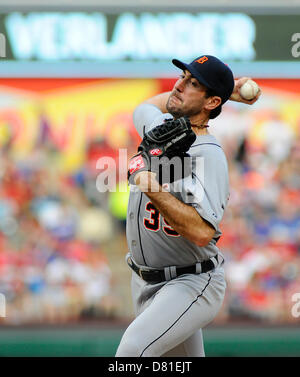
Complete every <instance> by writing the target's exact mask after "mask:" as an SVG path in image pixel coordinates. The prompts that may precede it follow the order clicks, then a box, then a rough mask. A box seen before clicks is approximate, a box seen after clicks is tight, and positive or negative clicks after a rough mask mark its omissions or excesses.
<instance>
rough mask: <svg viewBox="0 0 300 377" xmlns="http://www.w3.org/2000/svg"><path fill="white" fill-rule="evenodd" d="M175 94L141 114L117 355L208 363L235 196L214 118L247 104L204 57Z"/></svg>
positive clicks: (223, 68) (236, 84)
mask: <svg viewBox="0 0 300 377" xmlns="http://www.w3.org/2000/svg"><path fill="white" fill-rule="evenodd" d="M173 64H175V66H177V67H178V68H180V69H181V70H182V74H181V75H180V77H179V79H178V80H177V82H176V83H175V85H174V88H173V90H172V91H171V92H168V93H162V94H159V95H157V96H155V97H153V98H151V99H149V100H147V101H145V102H144V103H142V104H141V105H139V106H138V107H137V108H136V109H135V112H134V114H133V119H134V124H135V127H136V129H137V131H138V132H139V134H140V136H141V137H142V139H143V140H142V142H141V144H140V146H139V147H138V150H137V153H136V155H135V156H133V157H132V159H131V161H130V164H129V169H128V180H129V183H130V198H129V204H128V214H127V230H126V232H127V241H128V248H129V253H128V254H127V256H126V261H127V263H128V265H129V267H130V268H131V269H132V283H131V284H132V286H131V288H132V296H133V302H134V308H135V314H136V318H135V319H134V321H133V322H132V323H131V324H130V325H129V327H128V328H127V330H126V331H125V333H124V335H123V337H122V340H121V342H120V345H119V347H118V350H117V353H116V356H118V357H129V356H130V357H136V356H138V357H140V356H144V357H145V356H148V357H149V356H152V357H158V356H163V357H166V356H174V357H180V356H189V357H193V356H204V355H205V353H204V347H203V339H202V331H201V329H202V328H203V327H204V326H206V325H207V324H208V323H210V322H211V321H212V320H213V319H214V318H215V316H216V315H217V313H218V311H219V310H220V308H221V305H222V302H223V298H224V294H225V288H226V282H225V277H224V268H223V264H224V256H223V254H222V253H221V251H220V250H219V249H218V240H219V238H220V237H221V231H220V229H219V223H220V221H221V219H222V217H223V214H224V211H225V208H226V205H227V201H228V197H229V186H228V168H227V161H226V157H225V155H224V152H223V150H222V147H221V145H220V144H219V143H218V141H217V140H216V139H215V137H214V136H212V135H210V134H209V132H208V121H209V119H212V118H215V117H216V116H218V115H219V114H220V113H221V110H222V105H223V104H224V103H225V102H226V101H227V100H229V99H232V100H235V101H240V102H244V103H247V104H252V103H254V102H256V101H257V99H258V97H259V96H260V91H259V92H258V93H257V94H256V96H255V97H254V98H252V99H251V100H244V99H243V98H242V97H241V95H240V88H241V87H242V85H243V84H244V83H245V82H246V80H247V79H248V78H242V79H240V80H236V81H235V80H234V78H233V74H232V72H231V70H230V68H229V67H228V66H227V65H226V64H224V63H223V62H221V61H220V60H219V59H217V58H216V57H214V56H210V55H205V56H200V57H198V58H196V59H195V60H193V61H192V62H191V63H190V64H186V63H183V62H181V61H179V60H176V59H174V60H173Z"/></svg>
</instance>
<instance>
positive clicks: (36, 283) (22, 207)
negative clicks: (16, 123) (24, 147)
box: [0, 141, 126, 324]
mask: <svg viewBox="0 0 300 377" xmlns="http://www.w3.org/2000/svg"><path fill="white" fill-rule="evenodd" d="M95 145H97V146H99V145H101V147H102V150H103V153H106V152H105V151H106V149H105V148H106V146H105V143H104V142H102V141H100V142H99V141H95V142H94V143H91V145H89V146H88V148H87V153H86V155H87V159H86V163H85V164H84V165H83V166H82V169H80V170H79V171H76V172H75V173H73V174H66V173H65V172H62V171H61V170H60V167H59V162H57V156H58V154H59V151H58V150H56V149H55V148H54V147H53V145H51V143H50V144H49V143H48V142H46V143H42V144H39V145H37V146H36V147H35V148H34V151H33V152H32V154H31V155H30V156H27V157H26V158H24V159H22V160H18V161H16V160H15V159H14V158H13V157H12V155H11V153H10V152H11V151H10V148H9V146H6V147H5V148H2V150H1V156H0V292H1V293H2V294H4V296H5V298H6V318H5V319H3V321H5V322H6V323H13V324H19V323H28V322H42V323H44V322H64V321H77V320H80V319H93V318H111V317H114V316H115V315H116V313H118V310H119V306H120V300H119V298H118V297H117V295H115V294H114V291H113V276H112V271H111V268H110V266H109V263H108V258H107V253H106V251H105V250H106V248H107V247H109V244H110V242H111V240H112V239H113V238H115V237H116V234H117V233H119V232H124V226H123V225H124V220H125V216H126V208H125V210H124V208H122V207H120V208H119V211H116V210H115V207H116V206H118V204H119V202H118V198H117V199H114V196H116V193H112V194H110V193H108V192H106V193H105V192H104V193H101V192H99V191H98V190H97V187H96V170H95V168H93V169H92V168H90V167H91V165H94V162H95V161H94V154H93V153H92V150H93V149H94V146H95ZM123 195H124V194H123ZM121 198H122V197H121ZM123 202H124V200H123ZM125 203H126V200H125ZM123 207H124V205H123ZM112 213H114V214H115V215H112ZM114 220H116V221H115V222H114Z"/></svg>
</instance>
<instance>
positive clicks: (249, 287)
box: [0, 1, 300, 356]
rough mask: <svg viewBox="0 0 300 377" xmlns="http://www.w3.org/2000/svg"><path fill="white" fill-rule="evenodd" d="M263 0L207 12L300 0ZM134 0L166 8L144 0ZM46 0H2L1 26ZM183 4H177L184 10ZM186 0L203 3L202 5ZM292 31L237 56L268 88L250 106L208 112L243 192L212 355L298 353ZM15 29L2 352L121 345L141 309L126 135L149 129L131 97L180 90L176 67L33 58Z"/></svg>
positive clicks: (298, 76) (97, 351) (210, 334)
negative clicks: (109, 178)
mask: <svg viewBox="0 0 300 377" xmlns="http://www.w3.org/2000/svg"><path fill="white" fill-rule="evenodd" d="M120 3H122V4H121V5H122V7H121V8H120V9H119V8H118V10H117V11H116V10H114V12H115V13H116V12H117V13H118V14H122V13H125V12H128V11H132V6H133V3H129V2H126V3H125V2H118V4H119V6H120ZM154 3H155V2H154ZM154 3H153V2H152V6H153V5H156V7H158V5H157V4H154ZM175 3H176V2H175ZM251 3H252V4H251V7H250V6H249V5H248V7H247V2H243V6H244V7H245V6H246V8H244V7H242V6H241V2H237V1H231V2H230V1H229V2H227V4H225V2H222V1H219V2H218V1H215V2H214V3H213V4H214V5H215V8H213V7H212V9H207V8H205V10H203V12H204V11H205V12H206V13H207V12H216V10H217V11H219V8H218V6H220V4H221V6H222V10H221V12H222V14H226V12H245V14H251V15H252V17H253V18H254V19H255V17H258V15H260V16H262V15H264V16H265V17H267V16H270V17H271V16H274V17H279V15H282V14H285V15H289V14H290V15H293V17H296V14H297V12H298V13H299V11H300V8H299V7H297V6H295V7H294V8H292V7H290V8H289V7H288V2H287V5H286V6H285V7H280V6H278V4H279V2H276V1H269V2H265V7H264V9H261V8H260V6H259V4H255V2H251ZM291 3H293V4H294V5H295V3H297V2H291ZM26 4H27V6H26V7H25V5H26ZM98 4H99V3H98ZM101 4H102V5H103V9H99V8H97V7H96V6H95V4H94V3H93V2H90V3H85V7H83V6H82V4H80V2H74V5H77V6H78V7H79V6H80V9H79V8H78V9H75V10H74V9H73V8H72V9H68V7H67V4H66V5H65V6H64V8H62V7H61V9H60V8H59V7H57V8H56V9H55V11H56V12H59V11H64V12H65V13H66V12H68V10H69V11H72V12H73V11H76V12H91V11H94V12H99V13H101V12H103V14H105V12H108V13H109V14H112V13H113V12H112V10H111V9H110V8H105V7H104V6H105V2H101ZM116 4H117V2H116ZM134 4H135V5H138V6H140V9H139V11H140V12H142V11H145V9H146V11H147V12H151V11H153V12H154V10H152V8H145V9H144V8H143V7H145V6H146V5H147V4H146V3H145V2H143V7H142V6H141V5H140V4H139V2H138V1H136V2H135V3H134ZM162 4H164V3H162ZM37 5H39V6H40V7H41V5H40V4H37V2H30V1H27V2H22V1H16V2H10V3H9V7H6V8H4V7H3V6H2V9H1V10H2V13H1V15H0V24H1V25H2V27H3V30H0V32H1V33H3V34H4V35H6V33H8V31H7V30H8V29H5V26H7V23H6V24H5V21H4V22H3V23H1V22H2V21H1V20H3V19H4V18H5V17H6V15H8V14H10V13H11V12H14V11H18V12H22V11H23V12H24V13H23V14H25V16H24V17H26V14H27V13H28V12H30V11H32V10H34V11H35V12H42V11H45V9H42V8H41V9H39V8H37ZM54 5H55V4H54ZM87 5H90V7H87ZM175 5H177V8H176V6H175V7H174V10H173V11H174V12H175V11H177V12H178V11H179V10H180V11H181V12H182V11H183V10H182V9H179V8H178V4H177V3H176V4H175ZM188 5H190V9H191V12H193V14H194V13H195V12H201V11H202V9H201V7H199V9H198V8H197V7H196V6H195V4H194V2H193V1H191V2H189V4H188ZM188 5H187V8H185V9H184V12H186V13H188V12H189V7H188ZM127 7H128V9H127ZM149 9H150V10H149ZM153 9H154V8H153ZM46 10H47V11H48V12H50V11H53V9H46ZM169 10H170V9H169ZM295 10H296V11H295ZM155 11H157V8H155ZM164 12H166V11H165V10H164ZM170 14H171V10H170ZM114 17H116V15H115V16H114ZM282 17H283V16H282ZM299 17H300V16H299ZM293 22H294V21H293ZM296 24H297V23H296ZM296 24H294V25H296ZM283 25H285V24H283ZM298 25H299V22H298ZM268 27H270V26H268ZM266 28H267V26H266ZM276 32H277V33H278V30H277V31H276V30H275V31H274V33H275V34H276ZM293 32H295V33H296V32H299V33H300V30H293ZM257 33H258V31H257ZM270 33H271V31H270ZM271 34H272V33H271ZM281 34H284V30H281ZM278 35H280V34H278ZM288 36H289V39H287V38H285V39H283V40H281V41H280V38H277V39H276V41H277V42H278V43H279V46H281V47H282V46H285V49H286V51H285V52H282V51H281V50H280V48H279V47H278V46H276V43H275V42H276V41H274V44H273V45H272V44H271V45H270V43H269V44H268V46H267V45H266V50H268V51H269V58H268V56H267V55H266V56H262V57H261V58H259V56H260V55H257V59H255V57H252V58H249V57H248V58H242V57H240V58H237V59H235V60H233V61H232V62H231V61H230V59H228V60H227V61H228V62H229V64H230V65H231V64H232V66H233V68H234V72H235V75H236V77H240V76H242V75H248V76H251V77H252V78H253V79H255V80H256V81H257V82H258V84H259V85H260V86H261V88H262V91H263V95H262V96H261V98H260V100H259V101H258V102H257V103H256V104H255V105H254V106H252V107H248V106H246V105H243V104H238V103H233V102H232V103H231V102H230V103H228V104H226V106H224V109H223V112H222V115H221V116H220V117H219V118H217V119H216V120H214V121H212V122H211V127H210V132H211V133H212V134H214V135H215V136H216V137H217V138H218V139H219V140H220V141H221V143H222V145H223V148H224V150H225V153H226V155H227V158H228V161H229V166H230V182H231V194H230V201H229V207H228V209H227V213H226V215H225V217H224V219H223V221H222V224H221V229H222V231H223V236H222V238H221V240H220V241H219V246H220V248H221V249H222V251H223V253H224V254H225V256H226V265H225V268H226V276H227V284H228V289H227V293H226V298H225V301H224V304H223V307H222V310H221V311H220V313H219V315H218V316H217V318H216V319H215V321H214V322H213V323H212V324H211V325H209V326H208V327H207V328H206V329H205V330H204V336H205V344H206V352H207V355H208V356H240V355H246V356H256V355H260V356H277V355H281V356H299V355H300V340H299V339H300V337H299V320H300V318H299V315H300V309H299V305H298V306H297V300H298V301H299V300H300V297H299V296H300V231H299V230H300V210H299V208H300V207H299V204H300V174H299V173H300V164H299V163H300V139H299V129H300V112H299V108H300V95H299V93H300V62H299V57H298V59H297V58H295V57H293V56H292V53H291V48H292V44H291V39H290V38H291V34H288ZM9 37H10V36H9V34H7V35H6V48H7V56H6V57H2V58H1V61H0V76H1V79H0V148H1V149H0V150H1V153H0V183H1V184H0V293H1V294H2V295H3V296H2V297H5V304H6V305H5V309H6V310H5V311H6V313H5V314H6V316H5V317H0V355H2V356H14V355H19V356H48V355H49V356H112V355H113V354H114V352H115V349H116V347H117V344H118V342H119V340H120V337H121V335H122V332H123V331H124V329H125V328H126V326H127V324H128V323H129V322H130V320H131V318H132V315H133V313H132V305H131V298H130V290H129V289H130V271H129V270H128V268H127V266H126V264H125V261H124V257H125V254H126V252H127V245H126V238H125V224H126V204H127V198H128V193H127V192H126V187H127V183H126V181H124V179H123V178H122V172H120V171H119V165H120V162H121V164H122V163H124V161H121V160H120V150H123V151H124V150H126V151H127V152H126V153H127V155H126V156H127V157H128V158H130V156H131V155H132V154H133V153H134V152H135V150H136V147H137V145H138V143H139V136H138V135H137V133H136V132H135V130H134V127H133V124H132V111H133V109H134V107H135V106H136V105H137V104H138V103H140V102H141V101H143V100H144V99H146V98H147V97H150V96H152V95H155V94H157V93H159V92H161V91H165V90H170V89H171V88H172V86H173V84H174V82H175V80H176V75H177V74H178V72H177V71H176V70H175V69H174V70H173V71H172V70H170V69H169V70H168V69H166V67H167V65H166V64H168V65H169V64H170V62H168V61H167V59H161V61H160V60H159V59H158V58H154V59H153V61H152V63H151V61H150V63H149V61H147V62H146V63H144V62H143V61H142V60H141V59H140V60H139V61H138V65H136V61H135V59H134V58H132V57H131V58H127V57H125V58H124V59H123V61H122V59H121V58H120V59H119V60H117V59H116V61H115V62H113V63H111V62H108V63H107V62H101V61H100V62H99V63H98V64H96V65H95V62H96V63H97V61H95V59H94V60H93V62H92V63H93V64H92V65H89V62H86V61H85V60H84V59H81V58H80V57H79V58H78V56H77V57H76V59H74V61H75V63H76V64H75V65H72V66H71V65H70V64H72V62H70V61H63V59H61V61H60V60H59V59H57V58H53V57H52V58H51V59H53V61H51V59H50V63H49V61H46V62H45V61H44V60H43V59H42V58H39V57H37V56H34V54H33V56H32V57H27V58H26V59H21V58H20V57H18V56H17V54H15V56H14V50H13V45H12V44H10V43H9V42H10V41H9ZM256 38H257V39H256V40H259V38H260V34H257V36H256ZM23 42H24V41H23ZM269 42H270V41H269ZM15 43H16V42H15ZM265 43H267V41H265ZM260 44H261V45H262V46H263V41H261V42H260ZM285 44H286V45H285ZM256 47H257V51H259V48H261V47H259V45H257V46H256ZM273 50H278V51H279V52H278V51H277V52H276V53H277V54H278V56H276V53H275V52H273V55H272V51H273ZM287 51H288V52H287ZM195 54H196V55H197V54H198V52H197V51H195V53H194V55H195ZM280 54H281V55H280ZM177 57H178V56H177ZM243 59H244V61H243ZM136 60H138V59H136ZM128 62H129V63H132V65H131V66H130V64H129V65H128ZM115 63H117V65H115ZM256 63H259V64H260V65H256ZM143 64H144V65H143ZM149 64H150V65H149ZM151 64H152V65H151ZM68 65H69V66H68ZM160 66H161V67H162V68H161V71H159V67H160ZM50 67H52V68H50ZM53 67H54V68H53ZM68 67H72V69H70V70H68ZM128 67H129V68H128ZM143 67H144V68H143ZM49 68H50V69H49ZM143 69H144V71H143ZM101 157H109V158H110V160H109V161H110V162H113V163H112V164H110V165H109V169H112V170H111V171H112V172H114V171H116V172H117V175H116V186H115V187H116V190H112V191H113V192H107V191H106V192H101V191H104V190H101V185H99V182H100V181H99V180H98V179H99V174H100V173H101V171H100V169H99V165H98V168H97V161H99V158H101ZM109 169H108V170H106V171H107V172H108V171H109ZM97 182H98V183H97ZM102 188H103V187H102ZM297 294H298V295H297ZM2 309H3V308H2ZM0 314H1V313H0Z"/></svg>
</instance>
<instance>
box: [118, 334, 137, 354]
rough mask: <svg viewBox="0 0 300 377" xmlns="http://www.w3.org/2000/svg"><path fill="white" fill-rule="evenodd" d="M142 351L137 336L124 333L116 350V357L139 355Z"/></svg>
mask: <svg viewBox="0 0 300 377" xmlns="http://www.w3.org/2000/svg"><path fill="white" fill-rule="evenodd" d="M141 353H142V350H141V345H140V344H139V342H138V339H137V337H134V336H127V335H126V334H124V336H123V338H122V340H121V343H120V344H119V347H118V349H117V352H116V357H139V356H140V355H141Z"/></svg>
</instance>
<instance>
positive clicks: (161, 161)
mask: <svg viewBox="0 0 300 377" xmlns="http://www.w3.org/2000/svg"><path fill="white" fill-rule="evenodd" d="M195 140H196V135H195V133H194V132H193V130H192V128H191V123H190V120H189V119H188V118H187V117H181V118H179V119H176V120H167V121H165V122H164V123H163V124H161V125H159V126H156V127H154V128H153V129H152V130H150V131H149V132H147V133H146V134H145V136H144V138H143V140H142V142H141V144H140V145H139V147H138V153H137V154H136V155H135V156H133V157H132V158H131V160H130V163H129V169H128V180H129V183H130V184H135V182H134V177H135V175H136V174H137V173H138V172H140V171H143V170H146V171H152V172H155V173H157V175H156V178H157V180H158V182H159V183H160V184H163V183H172V182H174V181H176V180H178V179H183V178H185V177H186V176H188V175H189V174H190V173H191V162H190V157H189V155H188V154H187V153H186V152H187V151H188V150H189V149H190V147H191V145H192V144H193V143H194V141H195Z"/></svg>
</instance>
